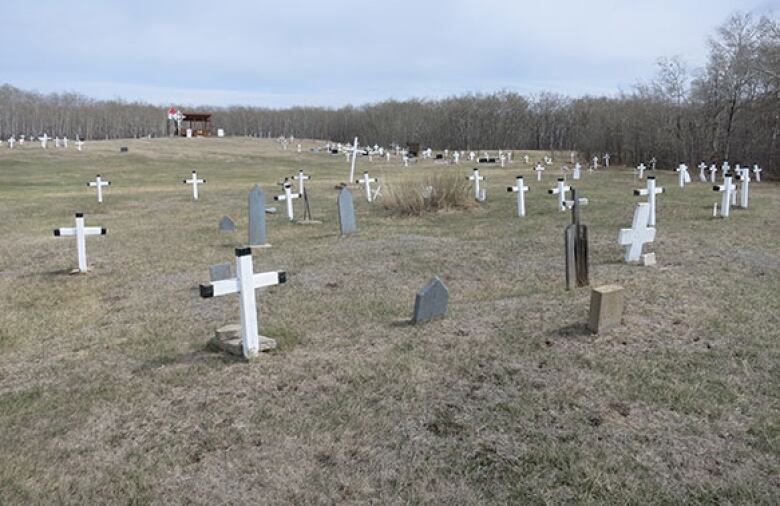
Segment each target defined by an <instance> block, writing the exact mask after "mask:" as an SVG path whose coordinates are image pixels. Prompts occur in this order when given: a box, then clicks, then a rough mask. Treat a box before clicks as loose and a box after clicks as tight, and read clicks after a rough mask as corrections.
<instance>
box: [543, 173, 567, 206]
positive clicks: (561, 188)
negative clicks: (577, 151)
mask: <svg viewBox="0 0 780 506" xmlns="http://www.w3.org/2000/svg"><path fill="white" fill-rule="evenodd" d="M569 190H571V187H570V186H566V182H565V180H564V179H563V178H562V177H559V178H558V183H557V184H556V185H555V188H552V189H550V190H547V193H549V194H550V195H557V196H558V209H559V210H560V211H565V210H566V192H567V191H569Z"/></svg>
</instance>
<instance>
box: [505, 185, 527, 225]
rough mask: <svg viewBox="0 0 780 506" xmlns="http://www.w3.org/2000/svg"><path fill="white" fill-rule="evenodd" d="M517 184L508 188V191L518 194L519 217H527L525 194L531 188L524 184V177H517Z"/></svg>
mask: <svg viewBox="0 0 780 506" xmlns="http://www.w3.org/2000/svg"><path fill="white" fill-rule="evenodd" d="M515 183H516V184H515V186H507V188H506V191H508V192H514V193H517V215H518V216H525V192H527V191H530V188H528V187H527V186H525V185H524V184H523V176H517V177H516V178H515Z"/></svg>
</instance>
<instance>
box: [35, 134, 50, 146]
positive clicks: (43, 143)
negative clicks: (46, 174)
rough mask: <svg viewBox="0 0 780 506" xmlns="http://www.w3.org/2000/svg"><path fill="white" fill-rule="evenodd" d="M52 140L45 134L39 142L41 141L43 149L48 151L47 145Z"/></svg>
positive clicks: (39, 138)
mask: <svg viewBox="0 0 780 506" xmlns="http://www.w3.org/2000/svg"><path fill="white" fill-rule="evenodd" d="M50 138H51V137H49V136H48V135H47V134H46V133H45V132H44V134H43V137H38V140H39V141H41V147H42V148H43V149H46V144H47V143H48V142H49V139H50Z"/></svg>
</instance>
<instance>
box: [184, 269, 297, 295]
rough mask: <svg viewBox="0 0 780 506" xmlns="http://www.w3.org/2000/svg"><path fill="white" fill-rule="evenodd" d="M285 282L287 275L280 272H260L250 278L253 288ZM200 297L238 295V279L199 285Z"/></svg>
mask: <svg viewBox="0 0 780 506" xmlns="http://www.w3.org/2000/svg"><path fill="white" fill-rule="evenodd" d="M286 282H287V273H286V272H284V271H280V272H262V273H259V274H255V275H253V276H252V284H253V285H254V287H255V288H260V287H262V286H273V285H280V284H282V283H286ZM199 288H200V296H201V297H202V298H204V299H208V298H211V297H219V296H221V295H228V294H231V293H238V292H239V290H240V285H239V283H238V278H230V279H222V280H219V281H212V282H210V283H201V284H200V287H199Z"/></svg>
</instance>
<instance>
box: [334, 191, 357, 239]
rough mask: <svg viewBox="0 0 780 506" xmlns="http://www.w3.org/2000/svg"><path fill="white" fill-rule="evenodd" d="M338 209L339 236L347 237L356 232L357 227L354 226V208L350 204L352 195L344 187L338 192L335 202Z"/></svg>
mask: <svg viewBox="0 0 780 506" xmlns="http://www.w3.org/2000/svg"><path fill="white" fill-rule="evenodd" d="M337 205H338V208H339V227H341V235H349V234H354V233H355V232H357V225H356V224H355V206H354V205H353V204H352V193H350V191H349V189H348V188H347V187H346V186H344V187H342V188H341V190H340V191H339V198H338V200H337Z"/></svg>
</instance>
